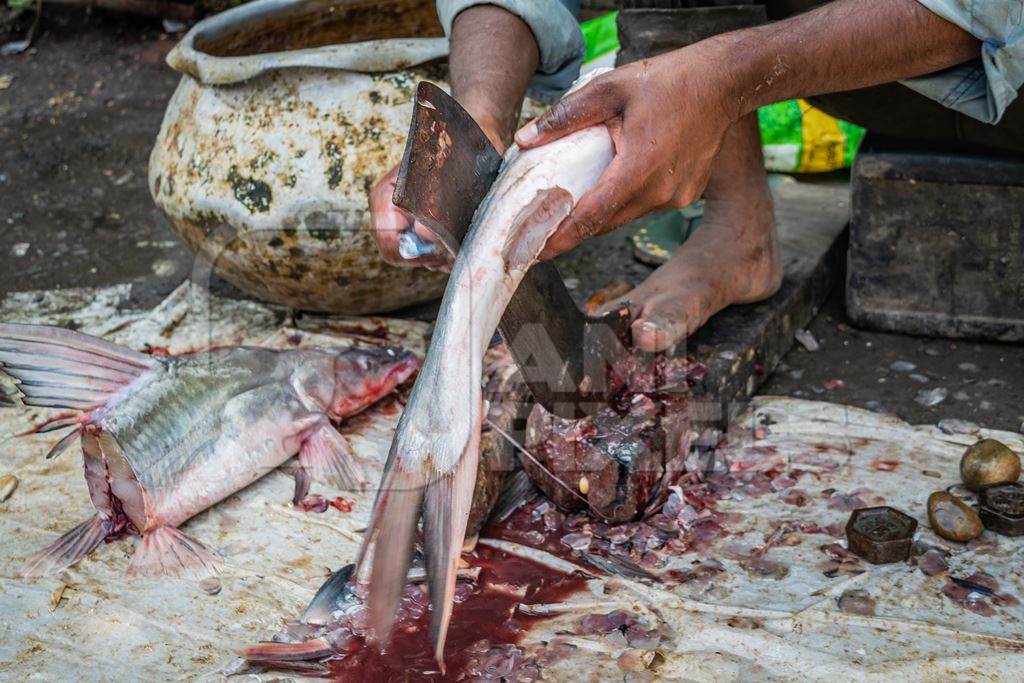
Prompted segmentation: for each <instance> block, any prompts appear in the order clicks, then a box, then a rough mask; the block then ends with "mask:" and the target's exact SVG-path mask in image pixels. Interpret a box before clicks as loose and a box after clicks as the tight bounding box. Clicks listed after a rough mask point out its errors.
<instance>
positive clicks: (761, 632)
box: [0, 288, 1024, 680]
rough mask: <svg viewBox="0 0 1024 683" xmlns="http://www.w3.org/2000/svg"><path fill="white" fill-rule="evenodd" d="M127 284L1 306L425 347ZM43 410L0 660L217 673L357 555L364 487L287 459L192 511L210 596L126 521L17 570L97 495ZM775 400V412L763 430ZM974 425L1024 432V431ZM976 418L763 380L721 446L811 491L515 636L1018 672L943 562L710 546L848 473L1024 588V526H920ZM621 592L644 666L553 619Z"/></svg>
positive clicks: (942, 671)
mask: <svg viewBox="0 0 1024 683" xmlns="http://www.w3.org/2000/svg"><path fill="white" fill-rule="evenodd" d="M127 294H128V291H127V289H126V288H111V289H105V290H93V291H69V292H58V293H43V294H22V295H15V296H14V297H11V298H9V299H8V300H7V301H6V302H4V303H3V304H2V305H0V319H2V320H5V321H13V320H19V321H24V322H39V323H48V324H62V325H67V324H69V323H72V324H74V325H75V326H77V327H78V328H79V329H82V330H84V331H87V332H92V333H96V334H102V335H105V336H107V337H108V338H110V339H113V340H115V341H118V342H120V343H124V344H126V345H128V346H132V347H134V348H142V346H143V345H144V344H147V343H148V344H150V345H153V346H163V347H167V348H168V349H169V350H170V351H172V352H174V351H180V350H184V349H188V348H196V347H201V346H204V345H206V344H210V343H223V344H236V343H267V344H275V345H276V344H286V343H294V342H296V341H299V342H300V343H303V344H306V343H317V344H324V343H337V344H348V343H351V342H352V341H353V340H359V339H360V338H361V339H363V340H364V341H373V340H379V335H380V334H381V331H382V330H386V331H387V336H388V339H389V342H390V343H399V344H404V345H406V346H407V347H409V348H412V349H413V350H415V351H418V352H422V350H423V338H424V331H425V326H423V325H421V324H418V323H410V322H405V321H391V320H370V319H360V320H351V319H349V320H337V319H335V320H328V319H323V318H313V319H300V320H290V319H288V318H287V317H286V316H285V315H284V314H283V312H281V311H279V310H276V309H272V308H271V307H267V306H262V305H260V304H254V303H250V302H237V301H227V300H220V299H208V298H205V297H198V296H194V295H192V294H191V293H190V292H189V291H188V289H187V288H182V289H181V290H179V291H177V292H175V293H174V294H173V295H172V296H171V297H170V298H169V299H168V300H167V301H165V302H164V303H163V304H162V305H161V306H160V307H158V308H157V309H156V310H154V311H152V312H142V313H139V312H131V311H125V310H123V309H122V305H123V303H124V301H125V300H126V298H127ZM296 335H298V337H296ZM45 417H46V413H45V412H44V411H41V410H36V409H10V410H3V411H0V444H2V452H3V461H2V465H0V473H13V474H15V475H16V476H18V478H19V479H20V481H21V484H20V486H19V488H18V489H17V491H15V493H14V495H13V496H12V497H11V498H10V499H9V500H8V501H7V502H5V503H0V533H2V535H3V539H4V542H3V544H2V550H0V586H2V592H3V599H2V601H0V677H3V678H8V679H18V680H22V679H25V678H28V677H33V676H34V677H38V678H42V679H47V680H66V679H68V678H69V677H71V676H74V677H76V678H77V679H80V680H111V679H131V680H136V679H161V680H162V679H168V678H179V677H185V678H190V679H192V678H196V679H219V678H222V677H224V676H225V675H227V674H229V673H233V672H237V671H240V670H241V669H240V667H239V660H238V659H237V657H236V656H235V654H234V652H235V650H236V649H237V648H239V647H241V646H243V645H247V644H252V643H254V642H256V641H258V640H261V639H267V638H269V637H270V636H272V635H273V634H274V633H276V632H278V631H279V630H280V624H281V620H282V619H284V618H294V617H295V616H297V615H298V614H299V613H300V612H301V610H302V608H303V607H304V606H305V604H306V603H307V602H308V601H309V599H310V598H311V597H312V595H313V593H314V592H315V590H316V589H317V588H318V587H319V585H320V583H322V581H323V579H324V576H325V574H326V572H327V568H328V567H330V568H337V567H339V566H341V565H343V564H347V563H348V562H351V561H352V559H353V557H354V554H355V551H356V548H357V546H358V542H359V539H360V530H361V529H362V528H363V527H364V525H365V523H366V518H367V513H368V511H369V505H370V503H371V502H372V493H370V492H367V493H365V494H363V495H361V496H358V497H357V500H356V507H355V509H354V510H353V511H352V512H349V513H342V512H339V511H338V510H336V509H334V508H330V509H328V510H327V512H325V513H322V514H313V513H303V512H299V511H297V510H295V509H294V508H293V507H292V506H291V504H290V503H289V500H290V497H291V490H292V481H291V479H290V477H288V476H287V475H285V474H283V473H281V472H274V473H271V474H270V475H268V476H267V477H265V478H264V479H262V480H261V481H259V482H258V483H256V484H254V485H253V486H251V487H249V488H248V489H246V490H244V491H242V492H240V493H239V494H237V495H235V496H232V497H231V498H229V499H228V500H226V501H224V502H222V503H221V504H220V505H218V506H216V507H214V508H213V509H211V510H209V511H207V512H204V513H202V514H200V515H198V516H197V517H195V518H194V519H192V520H190V521H189V522H187V523H186V524H185V525H184V530H185V531H186V532H187V533H188V534H190V535H192V536H194V537H195V538H197V539H200V540H202V541H203V542H204V543H207V544H209V545H211V546H212V547H214V548H216V549H217V550H218V551H220V552H221V553H222V554H223V555H224V557H225V558H226V560H227V564H226V570H225V572H224V574H223V575H222V576H221V582H222V586H223V588H222V590H221V592H220V593H219V594H217V595H207V594H206V593H205V592H203V590H202V589H201V588H200V586H199V584H198V583H197V582H195V581H189V580H178V579H161V580H154V579H131V578H128V577H126V576H125V575H124V570H125V569H126V568H127V566H128V562H129V560H130V556H131V552H132V550H133V547H134V543H135V541H136V539H132V538H127V539H122V540H119V541H116V542H113V543H110V544H106V545H103V546H101V547H100V548H99V549H97V550H96V551H95V552H94V553H93V554H92V555H90V556H89V557H88V558H86V559H85V560H83V561H82V562H80V563H79V564H78V565H76V566H74V567H72V568H70V569H69V570H67V571H66V572H64V573H63V574H62V575H61V576H59V577H55V578H48V579H43V580H34V581H25V580H19V579H17V578H15V574H16V572H17V570H18V567H19V566H20V564H21V562H22V561H23V559H24V558H25V557H27V556H28V555H30V554H31V553H32V552H34V551H36V550H38V549H39V548H40V547H42V546H43V545H45V544H46V543H48V542H50V541H51V540H52V539H53V538H55V537H56V536H57V535H59V534H60V533H62V532H63V531H65V530H67V529H68V528H70V527H71V526H73V525H74V524H77V523H78V522H79V521H81V520H83V519H85V518H86V517H87V516H89V515H90V514H91V506H90V503H89V499H88V495H87V492H86V487H85V483H84V480H83V478H82V474H81V459H80V457H79V456H78V453H77V450H76V449H72V451H70V452H68V453H66V454H65V455H63V456H61V458H59V459H57V460H55V461H45V460H43V459H42V455H43V454H44V453H45V452H46V451H47V449H48V448H49V447H50V446H51V445H52V443H53V442H54V441H55V440H56V438H55V437H53V436H48V435H33V436H17V435H18V434H19V433H21V432H24V431H26V430H28V429H30V428H31V427H32V426H33V425H34V424H37V423H38V422H39V421H41V420H42V419H44V418H45ZM765 418H767V422H769V423H770V424H769V425H768V426H767V428H766V429H755V427H756V425H759V424H762V423H763V422H765ZM396 420H397V410H396V409H395V405H393V404H392V405H384V406H381V407H380V408H377V409H374V410H371V411H369V412H368V413H367V414H365V415H363V416H360V417H357V418H355V419H353V420H350V421H348V423H347V424H346V425H345V426H344V427H343V431H344V432H345V433H346V434H347V435H348V437H349V439H350V440H351V442H352V443H353V445H354V447H355V449H356V450H357V451H358V452H359V455H361V456H362V457H363V458H364V459H370V460H374V461H376V462H378V463H379V462H382V460H383V457H384V455H385V454H386V451H387V447H388V444H389V442H390V438H391V433H392V430H393V429H394V425H395V423H396ZM982 434H983V435H986V436H994V437H996V438H999V439H1001V440H1003V441H1004V442H1006V443H1007V444H1008V445H1010V446H1011V447H1012V448H1014V449H1016V450H1018V451H1024V440H1022V438H1021V436H1020V435H1017V434H1010V433H997V432H989V431H987V430H982ZM757 437H763V438H757ZM975 438H976V437H974V436H963V435H947V434H944V433H942V432H941V431H939V430H938V429H936V428H934V427H930V426H922V427H913V426H910V425H907V424H906V423H904V422H902V421H900V420H898V419H896V418H893V417H888V416H883V415H878V414H875V413H871V412H868V411H863V410H859V409H854V408H849V407H845V406H841V405H834V404H828V403H820V402H813V401H800V400H793V399H786V398H775V397H764V398H759V399H756V400H755V401H754V402H753V403H752V404H751V406H750V409H749V410H748V411H747V412H746V413H745V414H744V415H743V416H742V417H741V418H740V420H739V422H738V423H737V425H736V426H735V427H734V429H733V431H732V432H730V434H729V438H728V441H727V444H726V446H725V447H724V448H723V449H722V452H721V455H723V456H724V457H725V458H726V460H727V461H728V462H730V463H732V465H733V467H745V468H762V469H764V470H769V469H773V468H774V469H777V468H779V467H780V466H781V467H782V468H783V469H785V468H787V467H789V468H797V469H800V470H803V471H805V472H806V474H803V475H802V476H800V477H799V478H798V481H797V483H796V484H794V486H796V487H798V488H800V489H802V490H804V491H806V492H807V493H808V494H809V496H808V502H807V504H806V505H804V506H803V507H796V506H794V505H790V504H787V503H785V502H784V501H783V500H782V492H779V493H768V494H766V495H763V496H758V497H741V496H739V495H735V496H733V497H731V498H729V499H726V500H722V501H720V502H719V503H718V509H719V510H720V511H723V512H730V513H734V514H733V515H731V516H730V520H729V522H728V523H727V524H726V528H727V531H728V532H729V533H728V535H727V536H725V537H724V538H722V539H721V540H720V541H718V542H717V543H716V545H715V546H713V547H712V548H711V550H710V551H709V554H711V555H712V556H714V557H716V558H717V559H719V560H720V561H721V562H722V564H723V565H724V566H725V571H724V572H722V573H721V574H718V575H717V576H715V577H714V579H713V580H712V581H711V582H710V583H707V584H701V585H700V586H699V587H697V588H693V587H686V586H679V585H674V584H668V583H667V584H661V585H657V586H647V585H642V584H638V583H633V582H629V581H625V580H622V579H608V580H600V581H595V582H592V583H591V586H592V588H593V591H590V592H587V593H585V594H580V595H576V596H574V597H572V598H571V599H570V601H569V604H567V605H565V606H563V607H561V608H559V609H561V610H563V611H562V613H561V614H560V615H559V616H557V617H555V618H553V619H552V620H550V621H548V622H546V623H544V624H542V625H541V626H538V627H536V628H535V629H534V630H532V631H530V632H529V633H527V634H526V636H525V637H524V639H523V643H522V645H523V646H524V647H526V648H527V649H529V648H530V647H533V646H535V645H537V644H538V643H540V642H541V641H550V640H551V639H552V638H556V637H557V638H559V639H561V640H563V641H564V642H566V643H568V644H569V645H570V646H571V648H570V650H571V653H572V654H570V655H569V656H567V657H565V658H564V659H562V660H561V661H558V662H556V663H555V664H553V665H551V667H550V668H548V669H546V670H545V672H544V675H545V678H546V679H548V680H581V679H582V678H596V677H601V678H608V679H622V678H623V676H624V675H625V676H626V677H627V678H630V677H632V678H635V679H640V680H643V679H648V678H650V679H662V680H678V679H687V680H722V679H733V680H747V679H758V680H763V679H771V678H780V679H781V678H785V679H791V678H794V677H796V678H801V679H816V680H829V679H831V680H883V679H884V680H894V679H906V680H939V679H947V678H963V679H967V678H970V679H974V680H978V679H985V678H989V677H992V678H1008V679H1009V678H1016V677H1018V676H1019V672H1020V671H1021V670H1022V669H1024V656H1022V655H1021V654H1020V653H1021V651H1022V649H1024V628H1022V626H1021V623H1022V621H1021V618H1022V617H1024V608H1022V607H1021V606H1019V605H1016V606H1002V607H998V608H997V609H996V611H995V614H994V615H993V616H989V617H984V616H980V615H977V614H974V613H971V612H969V611H967V610H966V609H964V608H963V607H961V606H960V605H958V604H956V603H954V602H953V601H951V600H950V599H948V598H946V597H945V596H943V595H942V592H941V591H942V588H943V586H944V585H945V584H946V582H947V580H948V579H947V578H946V577H944V576H935V577H927V576H925V575H924V574H923V573H922V572H921V571H920V570H919V569H917V568H916V567H914V566H912V565H911V564H907V563H901V564H895V565H887V566H879V567H874V566H871V565H865V567H864V568H865V569H866V570H867V571H865V572H864V573H862V574H858V575H853V576H851V575H843V574H840V575H838V576H836V577H834V578H829V577H827V576H825V575H824V574H823V573H822V571H821V564H822V562H823V560H825V559H826V556H825V554H824V553H823V551H822V549H821V548H822V546H824V545H827V544H829V543H834V542H836V541H837V539H835V538H832V537H830V536H827V535H824V534H813V533H804V534H798V536H799V541H800V542H799V543H797V544H795V545H779V546H776V547H773V548H772V549H771V550H770V551H768V553H767V555H766V556H767V557H768V558H770V559H771V560H773V561H776V562H779V563H781V564H782V565H784V566H785V567H786V568H787V570H788V572H787V573H786V575H785V576H784V577H782V578H779V579H775V578H771V577H765V576H758V575H752V574H750V573H748V572H746V571H745V570H744V569H742V568H741V567H740V566H739V564H738V562H736V561H734V560H731V559H728V558H727V557H726V556H725V555H723V554H722V553H721V552H720V550H721V549H722V548H723V547H724V544H733V545H743V546H755V545H757V544H760V543H763V542H764V539H765V537H766V535H768V534H770V533H771V531H772V529H773V526H775V525H777V524H778V523H779V522H781V521H794V522H800V521H806V522H814V523H816V524H818V525H820V526H822V527H824V526H827V525H829V524H834V523H837V522H844V521H845V520H846V517H847V516H848V514H849V513H848V512H847V511H843V510H835V509H830V508H829V507H828V501H827V499H826V498H823V497H822V496H821V491H824V490H826V489H835V490H836V491H839V492H842V493H848V492H853V491H859V494H858V495H860V496H861V497H862V498H863V499H864V500H865V501H866V502H868V503H870V504H875V503H877V502H881V501H884V503H885V504H889V505H892V506H894V507H897V508H900V509H902V510H904V511H906V512H907V513H909V514H911V515H913V516H915V517H916V518H917V519H918V521H919V522H920V527H919V532H918V536H919V538H920V539H921V540H923V541H926V542H928V543H931V544H934V545H937V546H941V547H945V548H948V549H949V550H950V551H951V553H952V557H951V558H950V560H949V562H950V570H951V573H952V574H954V575H956V576H967V575H970V574H971V573H973V572H974V571H978V570H981V571H985V572H987V573H989V574H991V575H992V576H994V577H995V578H996V579H997V580H998V581H999V583H1000V591H1001V592H1003V593H1009V594H1012V595H1015V596H1018V597H1024V576H1022V569H1021V567H1022V566H1024V563H1022V560H1024V540H1015V539H1009V538H1005V537H997V536H994V535H992V534H987V535H986V537H985V541H986V542H985V543H982V544H976V547H975V548H974V549H973V550H971V549H968V548H967V547H966V546H963V545H959V544H951V543H949V542H947V541H943V540H942V539H939V538H937V537H936V536H934V534H932V532H931V531H930V530H929V529H928V526H927V515H926V514H925V500H926V499H927V496H928V494H929V493H930V492H931V491H933V490H938V489H943V488H945V487H947V486H949V485H952V484H954V483H956V482H957V480H958V475H957V464H958V462H959V457H960V455H961V453H962V451H963V448H964V445H965V444H967V443H971V442H972V441H973V440H974V439H975ZM925 471H927V472H928V474H925V473H924V472H925ZM936 475H937V476H936ZM325 493H329V492H325ZM699 559H701V558H699V557H696V556H695V555H694V554H688V555H683V556H680V557H678V558H675V559H673V560H672V562H674V563H675V564H674V566H675V567H676V568H679V569H686V568H690V567H692V564H693V563H694V562H695V561H697V560H699ZM672 566H673V565H670V566H669V567H668V568H671V567H672ZM851 588H861V589H864V590H866V591H868V592H869V593H870V595H871V597H872V598H873V599H874V600H875V601H876V608H875V614H874V615H873V616H862V615H857V614H850V613H847V612H843V611H842V610H840V609H839V607H838V604H837V598H838V596H840V595H841V594H842V593H843V591H845V590H848V589H851ZM614 609H622V610H625V611H628V612H630V613H633V614H636V615H638V616H640V617H643V618H644V619H645V620H646V621H647V622H648V623H650V624H652V625H659V626H660V627H661V628H663V629H670V630H671V631H672V633H673V634H674V636H673V638H672V641H671V645H670V646H669V647H667V648H664V649H663V650H662V651H661V652H660V655H661V656H660V658H658V659H657V660H656V661H655V663H656V668H654V669H653V670H644V671H640V672H632V673H628V674H626V673H625V672H623V670H622V669H621V667H620V665H619V662H618V660H619V658H620V657H621V656H622V654H623V652H624V649H623V647H622V646H620V645H617V644H615V643H613V642H611V641H609V640H607V639H605V638H602V637H601V636H574V635H557V636H556V634H557V633H559V632H562V633H563V634H564V633H565V632H571V631H573V630H575V627H576V625H577V624H578V623H579V620H580V619H581V618H582V617H583V616H585V615H587V614H591V613H597V612H600V613H604V612H608V611H611V610H614ZM263 677H265V678H274V677H275V676H274V674H272V673H268V674H263Z"/></svg>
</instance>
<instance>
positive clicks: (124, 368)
mask: <svg viewBox="0 0 1024 683" xmlns="http://www.w3.org/2000/svg"><path fill="white" fill-rule="evenodd" d="M160 366H161V362H160V361H159V360H157V359H156V358H153V357H152V356H147V355H145V354H143V353H139V352H137V351H133V350H131V349H126V348H123V347H121V346H118V345H116V344H111V343H110V342H107V341H104V340H102V339H99V338H97V337H93V336H90V335H87V334H82V333H81V332H73V331H71V330H65V329H62V328H59V327H48V326H45V325H20V324H15V323H0V369H2V371H3V372H4V373H5V374H6V375H9V376H10V377H11V378H13V379H14V380H15V383H16V386H17V388H18V391H19V392H20V393H21V395H22V402H23V403H24V404H25V405H30V406H39V407H45V408H70V409H73V410H84V411H88V410H93V409H95V408H97V407H99V406H101V405H103V404H104V403H106V402H107V400H108V399H109V398H110V395H111V394H113V393H114V392H116V391H118V390H120V389H121V388H122V387H124V386H125V385H126V384H129V383H131V382H132V381H134V380H135V379H136V378H137V377H138V376H139V375H141V374H143V373H144V372H147V371H149V370H152V369H153V368H157V367H160Z"/></svg>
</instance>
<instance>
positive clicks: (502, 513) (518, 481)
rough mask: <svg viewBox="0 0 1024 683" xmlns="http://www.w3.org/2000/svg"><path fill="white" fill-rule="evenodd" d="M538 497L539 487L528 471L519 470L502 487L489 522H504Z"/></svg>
mask: <svg viewBox="0 0 1024 683" xmlns="http://www.w3.org/2000/svg"><path fill="white" fill-rule="evenodd" d="M537 495H538V492H537V487H536V486H534V485H533V480H532V479H530V476H529V475H528V474H526V470H524V469H518V470H516V471H515V472H513V473H512V474H510V475H509V476H508V477H507V478H506V479H505V483H504V484H503V485H502V488H501V493H500V494H499V495H498V500H497V501H495V503H494V508H493V509H492V510H491V514H490V516H489V517H488V519H487V521H488V522H493V523H500V522H504V521H505V520H506V519H508V518H509V517H510V516H512V513H513V512H515V511H516V510H518V509H519V508H521V507H522V506H523V505H525V504H526V503H528V502H530V501H531V500H533V499H534V498H536V497H537Z"/></svg>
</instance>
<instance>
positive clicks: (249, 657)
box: [239, 638, 334, 664]
mask: <svg viewBox="0 0 1024 683" xmlns="http://www.w3.org/2000/svg"><path fill="white" fill-rule="evenodd" d="M333 653H334V648H333V647H331V644H330V643H329V642H327V639H326V638H313V639H312V640H306V641H303V642H301V643H273V642H268V643H260V644H259V645H252V646H250V647H247V648H243V649H242V651H241V652H239V654H240V655H241V656H242V658H243V659H245V660H246V661H249V662H260V663H266V664H270V663H273V662H295V661H300V662H301V661H306V660H309V659H320V658H322V657H327V656H328V655H331V654H333Z"/></svg>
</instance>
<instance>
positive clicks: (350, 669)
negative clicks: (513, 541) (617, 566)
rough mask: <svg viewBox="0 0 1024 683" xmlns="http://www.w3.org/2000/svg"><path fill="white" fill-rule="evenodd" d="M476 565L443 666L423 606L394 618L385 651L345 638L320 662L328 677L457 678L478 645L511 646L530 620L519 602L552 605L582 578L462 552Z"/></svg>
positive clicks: (483, 551)
mask: <svg viewBox="0 0 1024 683" xmlns="http://www.w3.org/2000/svg"><path fill="white" fill-rule="evenodd" d="M464 557H465V559H466V560H467V561H468V562H469V564H470V565H471V566H474V567H480V576H479V579H478V580H477V583H476V586H475V588H474V589H473V590H472V591H471V592H469V593H468V595H466V596H465V597H464V599H463V600H462V601H460V602H457V603H456V605H455V609H454V613H453V615H452V619H451V624H450V625H449V627H448V638H447V641H446V642H447V644H446V646H445V665H446V670H445V672H444V673H443V674H442V673H441V671H440V670H439V668H438V665H437V663H436V662H435V661H434V654H433V644H432V642H431V639H430V611H429V610H423V611H422V613H421V614H420V616H419V617H418V618H416V619H415V620H413V621H411V622H409V621H408V620H405V619H402V618H401V617H400V619H399V622H398V628H396V630H395V633H394V635H393V636H392V640H391V643H390V645H389V646H388V648H387V650H386V651H385V652H379V651H378V650H377V649H376V648H374V647H371V646H368V645H367V644H365V643H364V641H363V639H362V638H354V639H353V640H352V641H350V643H349V645H348V648H347V650H346V652H344V653H341V654H342V656H341V657H337V658H333V659H329V660H328V661H327V662H325V664H326V666H327V667H328V669H329V670H330V675H331V677H332V678H335V679H337V680H344V681H405V680H409V681H413V680H415V681H424V680H425V681H457V680H460V679H462V678H464V674H465V671H466V668H467V666H468V665H469V664H470V660H471V659H472V658H473V657H474V656H475V654H478V653H479V652H480V649H479V644H480V643H481V641H487V643H488V644H489V645H490V646H491V647H494V646H500V645H508V644H515V643H517V642H518V641H519V639H520V638H521V637H522V635H523V634H524V633H525V632H526V631H527V630H528V629H529V628H530V627H531V626H532V625H534V624H535V623H537V622H538V621H541V620H543V619H545V618H546V617H534V616H528V615H525V614H522V613H520V612H517V611H516V608H517V606H518V605H519V604H520V603H525V604H537V603H557V602H562V601H564V600H565V599H566V598H567V597H569V596H570V595H572V594H573V593H576V592H577V591H580V590H582V589H583V588H584V587H585V585H586V581H585V579H584V578H583V577H582V576H579V575H575V574H573V575H567V574H563V573H561V572H558V571H555V570H553V569H549V568H548V567H545V566H543V565H540V564H538V563H536V562H532V561H530V560H526V559H522V558H519V557H515V556H512V555H508V554H507V553H504V552H501V551H499V550H495V549H492V548H488V547H485V546H477V549H476V551H475V552H474V553H472V554H467V555H465V556H464Z"/></svg>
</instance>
